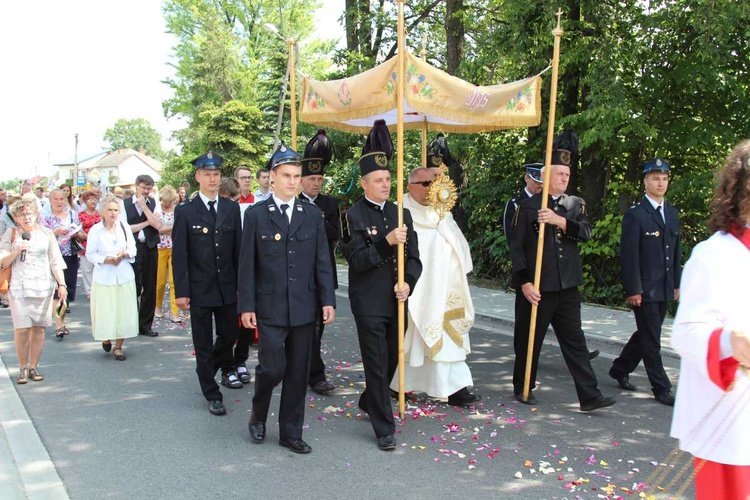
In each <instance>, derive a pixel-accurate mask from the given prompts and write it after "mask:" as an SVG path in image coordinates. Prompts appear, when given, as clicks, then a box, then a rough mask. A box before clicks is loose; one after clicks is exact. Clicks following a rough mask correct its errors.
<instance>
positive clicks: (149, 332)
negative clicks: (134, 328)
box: [138, 330, 159, 337]
mask: <svg viewBox="0 0 750 500" xmlns="http://www.w3.org/2000/svg"><path fill="white" fill-rule="evenodd" d="M138 335H145V336H146V337H158V336H159V332H155V331H153V330H146V331H143V332H138Z"/></svg>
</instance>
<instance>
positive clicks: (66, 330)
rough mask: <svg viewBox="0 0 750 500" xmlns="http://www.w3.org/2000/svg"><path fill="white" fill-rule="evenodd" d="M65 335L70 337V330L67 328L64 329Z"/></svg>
mask: <svg viewBox="0 0 750 500" xmlns="http://www.w3.org/2000/svg"><path fill="white" fill-rule="evenodd" d="M62 331H63V335H70V330H68V327H67V326H64V327H62Z"/></svg>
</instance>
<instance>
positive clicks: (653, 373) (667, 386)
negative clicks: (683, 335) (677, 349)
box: [612, 302, 672, 394]
mask: <svg viewBox="0 0 750 500" xmlns="http://www.w3.org/2000/svg"><path fill="white" fill-rule="evenodd" d="M633 313H634V314H635V324H636V327H637V328H638V330H636V331H635V333H633V335H632V336H631V337H630V340H628V343H627V344H625V347H624V348H623V349H622V352H621V353H620V357H619V358H617V359H615V360H614V361H613V362H612V373H613V375H619V376H625V375H628V374H629V373H632V372H633V371H634V370H635V368H636V367H637V366H638V363H640V362H641V359H642V360H643V366H644V367H645V368H646V374H647V375H648V381H649V382H650V383H651V390H652V391H653V392H654V394H662V393H665V392H668V391H669V390H671V389H672V383H671V382H670V381H669V377H668V376H667V372H666V371H665V370H664V364H663V363H662V360H661V325H662V323H663V322H664V317H665V316H666V314H667V303H666V302H642V303H641V306H640V307H634V308H633Z"/></svg>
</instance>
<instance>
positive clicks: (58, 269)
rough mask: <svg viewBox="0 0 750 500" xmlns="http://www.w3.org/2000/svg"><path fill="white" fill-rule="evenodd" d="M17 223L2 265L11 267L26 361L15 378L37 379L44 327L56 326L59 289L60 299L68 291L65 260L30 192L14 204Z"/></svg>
mask: <svg viewBox="0 0 750 500" xmlns="http://www.w3.org/2000/svg"><path fill="white" fill-rule="evenodd" d="M8 210H9V212H10V214H11V215H12V216H13V219H14V220H15V221H16V224H17V227H15V228H11V229H8V230H7V231H6V232H5V234H4V235H3V239H2V242H0V266H2V267H3V268H5V267H8V266H11V265H12V266H13V267H12V268H11V277H10V289H9V290H8V295H7V297H8V302H9V303H10V315H11V318H12V319H13V329H14V330H15V331H14V340H15V344H16V354H17V355H18V361H19V364H20V366H21V368H20V370H19V372H18V378H17V379H16V382H17V383H19V384H25V383H26V382H28V379H29V378H30V379H31V380H33V381H35V382H37V381H40V380H42V379H44V377H43V376H42V374H41V373H40V372H39V359H40V358H41V357H42V349H43V348H44V328H45V327H48V326H50V325H52V306H53V302H54V300H53V295H54V293H55V289H57V288H58V287H59V290H58V294H59V297H60V300H62V301H64V300H65V299H66V298H67V296H68V289H67V288H66V287H65V276H64V275H63V269H65V261H64V260H63V258H62V254H61V253H60V247H59V246H58V244H57V239H56V238H55V235H54V234H52V231H50V230H49V229H47V228H46V227H42V226H39V225H37V223H36V221H37V217H38V215H39V214H38V207H37V204H36V199H34V197H33V196H27V197H24V198H22V199H21V200H20V201H17V202H16V203H14V204H13V205H11V206H10V207H9V209H8Z"/></svg>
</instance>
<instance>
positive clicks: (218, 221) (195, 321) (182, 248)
mask: <svg viewBox="0 0 750 500" xmlns="http://www.w3.org/2000/svg"><path fill="white" fill-rule="evenodd" d="M192 164H193V165H194V166H195V180H196V182H197V183H198V186H199V191H198V195H197V196H195V197H194V198H193V199H192V200H190V201H188V202H185V203H184V204H182V205H178V206H177V208H176V209H175V216H174V227H173V229H172V249H173V250H172V265H173V269H174V271H173V272H174V285H175V298H176V300H175V301H176V303H177V307H179V308H180V309H182V310H183V311H186V310H188V309H189V310H190V325H191V327H192V334H193V346H194V347H195V362H196V370H195V371H196V372H197V373H198V381H199V382H200V386H201V391H202V392H203V396H204V397H205V398H206V400H208V411H209V412H211V414H212V415H224V414H226V412H227V411H226V408H225V407H224V403H223V397H222V395H221V391H220V390H219V386H218V384H217V383H216V380H214V377H215V376H216V372H217V370H218V369H219V368H221V383H222V385H224V386H225V387H229V388H232V389H239V388H241V387H242V382H240V381H239V379H238V378H237V374H236V373H235V371H234V360H233V358H232V346H233V345H234V342H235V341H236V340H237V335H238V326H239V325H238V321H237V263H238V259H239V253H240V244H241V242H242V240H241V237H242V234H241V231H242V229H241V226H240V206H239V205H238V204H237V203H235V202H234V201H232V200H230V199H228V198H222V197H220V196H219V194H218V193H219V183H220V180H221V164H222V158H221V156H219V155H218V154H216V153H212V152H211V151H209V152H208V153H206V154H204V155H202V156H199V157H198V158H196V159H195V160H193V161H192ZM214 321H215V322H216V341H215V342H214V334H213V324H214Z"/></svg>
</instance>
